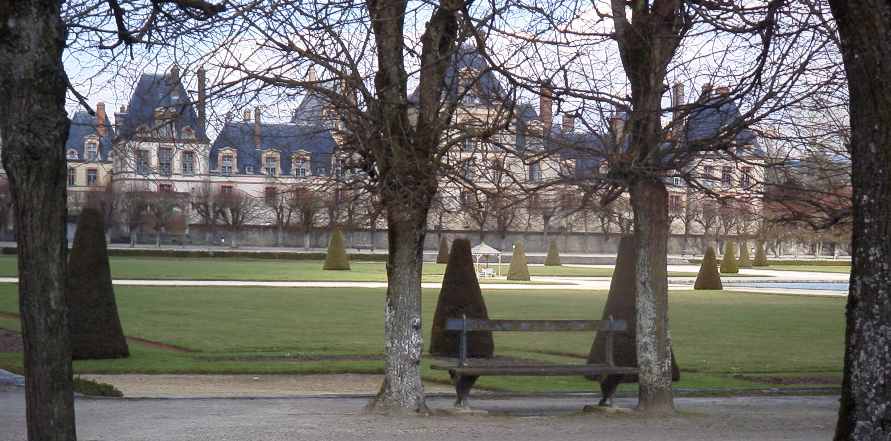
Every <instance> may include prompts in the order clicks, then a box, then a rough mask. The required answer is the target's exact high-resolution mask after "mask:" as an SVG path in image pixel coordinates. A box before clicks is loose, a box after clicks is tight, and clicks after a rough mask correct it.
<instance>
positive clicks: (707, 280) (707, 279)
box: [693, 247, 724, 289]
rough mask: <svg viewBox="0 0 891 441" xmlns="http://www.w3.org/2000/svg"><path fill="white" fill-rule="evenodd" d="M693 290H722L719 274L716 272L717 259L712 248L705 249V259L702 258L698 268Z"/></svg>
mask: <svg viewBox="0 0 891 441" xmlns="http://www.w3.org/2000/svg"><path fill="white" fill-rule="evenodd" d="M693 289H724V286H723V285H722V284H721V274H720V273H719V272H718V259H717V258H716V257H715V249H714V248H712V247H708V248H706V249H705V257H703V258H702V266H701V267H699V274H698V275H697V276H696V283H694V284H693Z"/></svg>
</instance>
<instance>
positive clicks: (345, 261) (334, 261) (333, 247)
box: [322, 230, 350, 270]
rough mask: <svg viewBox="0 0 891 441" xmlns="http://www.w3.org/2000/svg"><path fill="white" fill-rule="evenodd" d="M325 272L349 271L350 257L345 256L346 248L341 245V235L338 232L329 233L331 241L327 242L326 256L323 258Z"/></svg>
mask: <svg viewBox="0 0 891 441" xmlns="http://www.w3.org/2000/svg"><path fill="white" fill-rule="evenodd" d="M322 268H323V269H326V270H349V269H350V257H349V256H347V253H346V248H345V247H344V245H343V234H341V233H340V230H334V231H333V232H332V233H331V240H329V241H328V254H327V255H326V256H325V266H324V267H322Z"/></svg>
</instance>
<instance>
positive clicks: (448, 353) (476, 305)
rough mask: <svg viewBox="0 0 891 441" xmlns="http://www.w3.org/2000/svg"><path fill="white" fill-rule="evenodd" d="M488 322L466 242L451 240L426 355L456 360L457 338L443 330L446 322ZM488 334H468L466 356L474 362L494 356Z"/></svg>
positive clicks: (489, 334) (463, 240) (456, 334)
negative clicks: (455, 319)
mask: <svg viewBox="0 0 891 441" xmlns="http://www.w3.org/2000/svg"><path fill="white" fill-rule="evenodd" d="M462 316H467V318H478V319H488V318H489V313H488V311H487V310H486V302H485V300H483V293H482V291H480V284H479V281H478V280H477V279H476V271H475V269H474V267H473V256H472V255H471V253H470V241H469V240H467V239H455V241H454V242H453V243H452V252H451V255H450V256H449V262H448V264H447V265H446V270H445V276H443V279H442V289H440V291H439V298H438V299H437V301H436V312H435V313H434V314H433V328H432V330H431V332H430V354H431V355H435V356H440V357H457V356H458V337H459V334H458V333H456V332H447V331H446V330H445V325H446V321H447V320H448V319H450V318H461V317H462ZM493 348H494V346H493V343H492V333H491V332H471V333H470V334H468V338H467V354H468V356H469V357H474V358H488V357H492V355H493V353H494V349H493Z"/></svg>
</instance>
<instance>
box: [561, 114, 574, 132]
mask: <svg viewBox="0 0 891 441" xmlns="http://www.w3.org/2000/svg"><path fill="white" fill-rule="evenodd" d="M573 130H575V116H573V115H570V114H568V113H564V114H563V133H569V132H571V131H573Z"/></svg>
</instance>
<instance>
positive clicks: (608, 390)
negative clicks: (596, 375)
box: [597, 375, 622, 407]
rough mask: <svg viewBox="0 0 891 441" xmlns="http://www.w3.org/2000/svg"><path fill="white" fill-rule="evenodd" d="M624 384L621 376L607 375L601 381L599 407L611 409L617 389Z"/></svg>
mask: <svg viewBox="0 0 891 441" xmlns="http://www.w3.org/2000/svg"><path fill="white" fill-rule="evenodd" d="M621 382H622V376H621V375H606V376H605V377H603V378H602V379H601V380H600V402H599V403H597V405H598V406H603V407H611V406H612V405H613V398H614V397H615V396H616V389H618V388H619V383H621Z"/></svg>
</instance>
